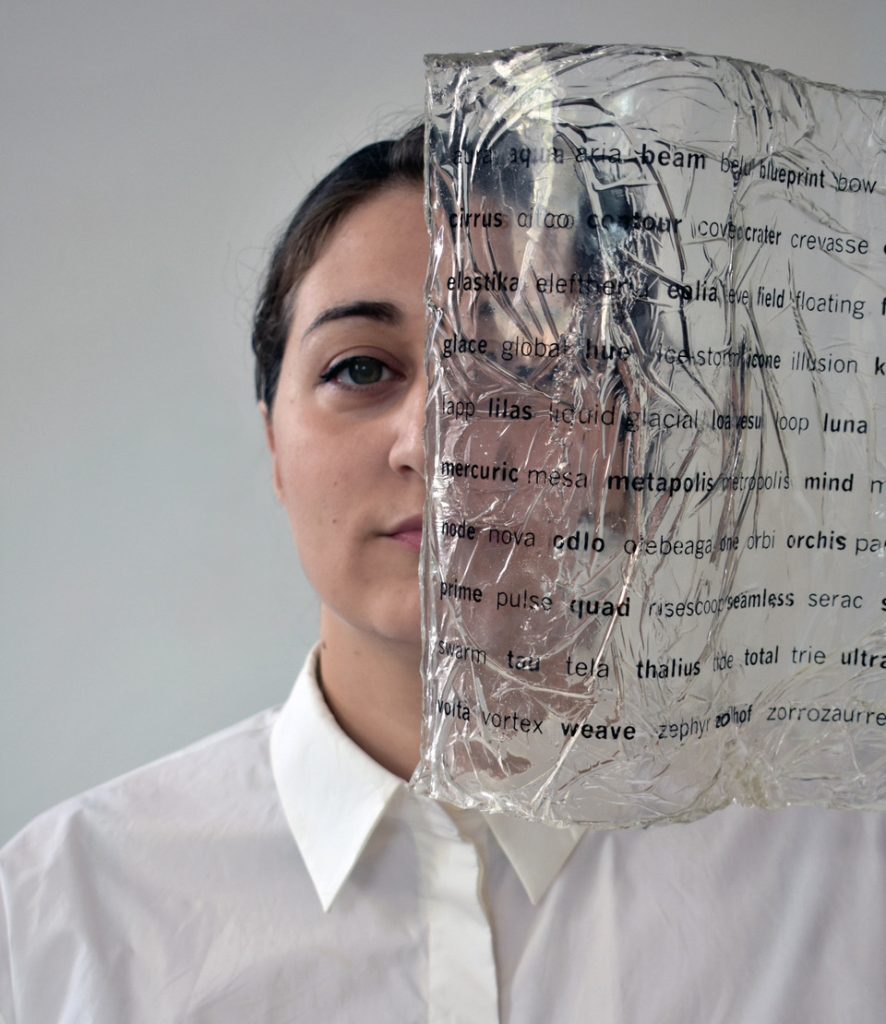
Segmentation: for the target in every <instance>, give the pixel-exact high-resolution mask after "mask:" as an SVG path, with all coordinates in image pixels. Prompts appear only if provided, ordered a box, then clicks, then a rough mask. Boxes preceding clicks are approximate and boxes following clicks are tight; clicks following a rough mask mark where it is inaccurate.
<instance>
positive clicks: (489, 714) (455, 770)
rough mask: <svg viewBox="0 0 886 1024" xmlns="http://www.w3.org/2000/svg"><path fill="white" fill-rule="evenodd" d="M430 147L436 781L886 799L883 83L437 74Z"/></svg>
mask: <svg viewBox="0 0 886 1024" xmlns="http://www.w3.org/2000/svg"><path fill="white" fill-rule="evenodd" d="M428 126H429V127H428V131H429V135H428V147H429V174H428V185H427V188H428V192H427V201H428V216H429V221H430V226H431V230H432V233H433V256H432V267H431V270H430V272H429V278H428V301H429V306H430V309H431V313H432V320H433V323H432V328H431V335H430V341H429V373H430V380H431V395H430V404H429V413H428V431H427V479H428V481H429V496H428V508H427V527H426V539H425V546H424V551H423V557H422V563H423V564H422V574H423V591H424V606H425V629H426V637H425V640H426V647H425V650H426V653H425V665H424V670H425V710H426V714H425V722H424V731H423V742H422V747H423V753H422V763H421V765H420V768H419V771H418V773H417V776H416V780H415V784H416V786H417V787H418V788H419V789H420V790H422V791H424V792H426V793H429V794H431V795H433V796H435V797H437V798H440V799H443V800H447V801H450V802H451V803H454V804H456V805H460V806H472V807H481V808H484V809H486V810H493V811H495V810H500V811H508V812H512V813H516V814H520V815H524V816H527V817H532V818H538V819H541V820H545V821H548V822H562V823H569V822H588V823H590V824H592V825H594V826H596V827H601V828H605V827H614V826H632V825H644V824H649V823H653V822H658V821H672V820H689V819H692V818H695V817H698V816H699V815H702V814H705V813H708V812H710V811H711V810H714V809H715V808H717V807H720V806H723V805H724V804H726V803H728V802H730V801H733V800H737V801H740V802H742V803H751V804H758V805H761V806H779V805H784V804H787V803H793V802H800V803H810V802H815V803H822V804H827V805H830V806H840V807H883V806H884V805H886V630H884V623H886V574H884V571H883V567H884V557H886V521H884V519H886V515H884V513H886V507H884V498H883V494H884V489H886V467H884V466H883V463H882V459H881V446H880V445H879V444H878V441H877V438H878V433H879V431H880V430H882V429H884V427H886V422H884V416H883V409H884V400H883V399H884V395H886V349H884V347H883V346H882V344H881V343H882V339H883V338H884V334H886V155H884V152H886V143H884V139H886V96H884V94H882V93H857V92H855V93H854V92H848V91H845V90H841V89H838V88H835V87H831V86H823V85H816V84H813V83H810V82H806V81H804V80H802V79H798V78H795V77H792V76H790V75H787V74H785V73H782V72H774V71H770V70H768V69H766V68H763V67H760V66H758V65H754V64H747V63H743V62H740V61H733V60H727V59H724V58H717V57H701V56H697V55H692V54H685V53H679V52H675V51H668V50H660V49H651V48H639V49H638V48H630V47H622V46H612V47H597V48H578V47H570V46H560V45H555V46H544V47H538V48H524V49H520V50H514V51H507V52H500V53H492V54H489V53H487V54H478V55H458V56H450V57H430V58H428ZM878 342H879V343H880V344H879V345H878Z"/></svg>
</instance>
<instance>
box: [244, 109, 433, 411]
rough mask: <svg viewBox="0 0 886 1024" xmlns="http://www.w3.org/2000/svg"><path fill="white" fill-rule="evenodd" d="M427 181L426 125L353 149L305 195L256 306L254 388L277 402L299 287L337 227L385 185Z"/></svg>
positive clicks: (279, 244) (281, 241)
mask: <svg viewBox="0 0 886 1024" xmlns="http://www.w3.org/2000/svg"><path fill="white" fill-rule="evenodd" d="M423 180H424V125H423V124H417V125H415V126H413V127H412V128H410V129H409V130H408V131H406V132H405V133H404V134H403V135H401V136H400V137H399V138H397V139H386V140H384V141H383V142H374V143H372V145H369V146H364V148H363V149H360V150H358V151H357V152H356V153H352V154H351V155H350V156H349V157H347V158H346V159H344V160H343V161H342V162H341V163H340V164H339V165H338V166H337V167H335V168H334V169H333V170H332V171H330V172H329V174H327V175H326V177H325V178H323V179H322V180H321V181H320V182H318V183H317V184H316V185H315V186H314V188H312V189H311V191H310V192H309V193H308V194H307V196H306V197H305V198H304V200H303V201H302V203H301V205H300V206H299V207H298V209H297V210H296V211H295V213H294V214H293V216H292V220H291V221H290V222H289V225H288V227H287V228H286V230H285V231H284V232H283V234H282V235H281V236H280V239H279V241H278V242H277V244H276V246H275V247H274V252H273V255H272V256H271V261H270V263H269V265H268V270H267V274H266V276H265V280H264V286H263V287H262V290H261V292H260V294H259V297H258V301H257V303H256V307H255V318H254V320H253V326H252V351H253V352H254V353H255V391H256V396H257V397H258V399H259V400H260V401H263V402H264V403H265V404H266V405H267V407H268V409H271V408H272V407H273V405H274V398H275V396H276V394H277V382H278V380H279V378H280V366H281V364H282V362H283V353H284V351H285V349H286V338H287V336H288V334H289V327H290V323H291V321H292V311H293V306H294V303H295V298H296V295H295V293H296V290H297V289H298V286H299V284H300V283H301V281H302V279H303V278H304V276H305V274H306V273H307V272H308V270H310V268H311V267H312V266H313V264H314V263H315V262H316V260H317V258H318V257H319V255H320V252H321V250H322V249H323V246H324V245H325V244H326V241H327V240H328V238H329V236H330V235H331V234H332V232H333V230H334V229H335V227H336V226H337V225H338V224H339V223H340V222H341V221H342V220H343V218H344V217H346V216H347V215H348V214H349V213H350V212H351V211H352V210H353V209H354V208H355V207H357V206H359V205H360V203H364V202H366V200H367V199H371V198H372V197H373V196H374V195H376V194H377V193H378V192H380V191H381V190H382V189H384V188H386V187H390V186H393V185H398V184H421V183H422V181H423Z"/></svg>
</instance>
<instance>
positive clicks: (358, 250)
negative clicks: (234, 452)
mask: <svg viewBox="0 0 886 1024" xmlns="http://www.w3.org/2000/svg"><path fill="white" fill-rule="evenodd" d="M428 246H429V242H428V234H427V228H426V226H425V221H424V214H423V208H422V194H421V189H420V188H419V187H409V186H399V187H396V188H390V189H388V190H386V191H384V192H382V193H380V194H379V195H377V196H375V197H374V198H372V199H369V200H367V201H366V202H365V203H363V204H361V205H360V206H358V207H357V208H356V209H355V210H353V211H351V213H350V214H348V216H347V217H346V218H345V219H344V220H343V221H342V222H341V224H340V225H339V226H338V227H337V229H336V230H335V232H334V234H333V235H332V236H331V238H330V240H329V241H328V242H327V244H326V246H325V248H324V249H323V250H322V252H321V255H320V257H319V259H318V260H317V261H316V262H315V263H314V265H313V266H312V267H311V269H310V270H309V271H308V272H307V274H306V275H305V277H304V279H303V280H302V283H301V285H300V286H299V288H298V292H297V294H296V297H295V312H294V317H293V321H292V326H291V329H290V332H289V337H288V341H287V346H286V352H285V354H284V358H283V365H282V367H281V373H280V381H279V386H278V390H277V397H276V399H275V402H274V408H273V412H272V413H271V415H270V417H268V416H267V413H266V422H267V430H268V443H269V445H270V448H271V453H272V457H273V468H274V486H275V489H276V491H277V495H278V497H279V499H280V501H281V502H282V504H283V505H284V506H285V507H286V510H287V512H288V513H289V519H290V523H291V525H292V532H293V535H294V537H295V542H296V546H297V548H298V550H299V554H300V556H301V560H302V564H303V566H304V569H305V572H306V574H307V576H308V579H309V580H310V581H311V583H312V584H313V586H314V587H315V589H316V590H317V592H318V594H319V595H320V599H321V601H322V603H323V605H324V606H325V611H326V612H327V613H332V614H333V615H336V616H338V617H339V618H341V619H342V620H344V622H346V623H348V624H349V625H350V626H352V627H353V628H355V629H357V630H358V631H360V632H362V633H368V634H371V635H373V636H375V637H378V638H380V639H385V640H388V641H393V642H399V643H409V644H418V643H419V642H420V605H419V592H418V558H419V548H420V543H421V524H422V509H423V505H424V497H425V484H424V450H423V426H424V414H425V400H426V396H427V384H426V378H425V369H424V350H425V333H426V326H425V308H424V302H423V294H424V277H425V272H426V268H427V263H428Z"/></svg>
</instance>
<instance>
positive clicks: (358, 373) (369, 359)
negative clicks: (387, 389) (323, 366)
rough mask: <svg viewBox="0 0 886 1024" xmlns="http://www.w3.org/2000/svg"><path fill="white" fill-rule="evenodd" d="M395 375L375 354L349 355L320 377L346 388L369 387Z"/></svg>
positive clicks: (326, 381)
mask: <svg viewBox="0 0 886 1024" xmlns="http://www.w3.org/2000/svg"><path fill="white" fill-rule="evenodd" d="M393 377H394V374H393V372H392V371H391V369H390V367H388V366H387V365H386V364H385V363H383V362H382V361H381V359H376V358H375V357H374V356H349V357H348V358H347V359H342V360H341V361H340V362H337V363H336V364H335V365H334V366H331V367H330V368H329V369H328V370H327V371H326V372H325V373H322V374H321V375H320V379H321V380H322V381H324V382H325V383H327V384H329V383H334V384H338V385H339V386H341V387H345V388H352V389H357V388H368V387H372V385H373V384H381V383H383V382H384V381H388V380H392V379H393Z"/></svg>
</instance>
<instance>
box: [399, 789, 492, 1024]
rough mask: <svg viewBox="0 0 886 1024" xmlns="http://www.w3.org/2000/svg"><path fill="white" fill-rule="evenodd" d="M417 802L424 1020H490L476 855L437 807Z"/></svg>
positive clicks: (434, 1023)
mask: <svg viewBox="0 0 886 1024" xmlns="http://www.w3.org/2000/svg"><path fill="white" fill-rule="evenodd" d="M418 803H419V808H417V809H418V810H419V817H420V820H419V821H417V822H416V824H415V830H414V831H415V840H416V845H417V848H418V853H419V857H420V860H421V867H422V902H423V905H424V908H425V919H426V922H427V935H428V1021H429V1024H494V1022H497V1021H498V984H497V979H496V972H495V958H494V954H493V946H492V930H491V928H490V925H489V918H488V917H487V914H486V910H485V908H484V906H483V902H482V897H481V882H482V870H483V862H482V858H481V856H480V853H479V851H478V848H477V846H476V845H475V844H474V842H472V841H471V840H470V839H467V838H463V837H462V836H461V835H460V834H459V831H458V828H457V827H456V825H455V823H454V821H453V820H452V819H451V818H450V817H449V816H448V815H447V814H446V812H445V811H444V810H443V809H442V808H441V807H439V806H437V805H435V804H433V803H431V802H430V801H420V802H418Z"/></svg>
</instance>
